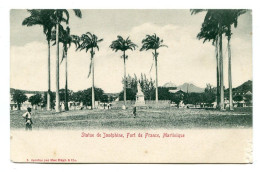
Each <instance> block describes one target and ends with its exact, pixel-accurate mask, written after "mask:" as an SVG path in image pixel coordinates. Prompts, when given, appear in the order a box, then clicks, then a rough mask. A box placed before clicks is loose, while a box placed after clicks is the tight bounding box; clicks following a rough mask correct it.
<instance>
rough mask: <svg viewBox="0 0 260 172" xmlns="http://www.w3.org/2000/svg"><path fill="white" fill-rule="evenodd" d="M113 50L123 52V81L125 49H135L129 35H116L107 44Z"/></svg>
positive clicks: (126, 56) (126, 57)
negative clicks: (124, 36)
mask: <svg viewBox="0 0 260 172" xmlns="http://www.w3.org/2000/svg"><path fill="white" fill-rule="evenodd" d="M109 47H110V48H111V49H112V50H113V51H115V52H117V51H118V50H120V51H122V52H123V55H122V56H121V58H123V60H124V81H126V60H127V59H128V55H126V51H127V50H132V51H133V50H135V48H136V47H137V45H136V44H134V43H133V42H132V41H131V40H130V39H129V37H127V38H126V39H124V38H123V37H122V36H117V40H114V41H113V42H112V43H111V45H110V46H109ZM126 94H127V93H126V82H125V83H124V106H126Z"/></svg>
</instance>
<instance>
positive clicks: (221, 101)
mask: <svg viewBox="0 0 260 172" xmlns="http://www.w3.org/2000/svg"><path fill="white" fill-rule="evenodd" d="M220 28H221V27H220ZM219 64H220V66H219V70H220V76H219V77H220V110H225V102H224V76H223V54H222V32H220V33H219Z"/></svg>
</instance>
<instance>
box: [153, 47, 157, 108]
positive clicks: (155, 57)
mask: <svg viewBox="0 0 260 172" xmlns="http://www.w3.org/2000/svg"><path fill="white" fill-rule="evenodd" d="M156 53H157V52H156V50H154V61H155V102H156V103H158V69H157V54H156Z"/></svg>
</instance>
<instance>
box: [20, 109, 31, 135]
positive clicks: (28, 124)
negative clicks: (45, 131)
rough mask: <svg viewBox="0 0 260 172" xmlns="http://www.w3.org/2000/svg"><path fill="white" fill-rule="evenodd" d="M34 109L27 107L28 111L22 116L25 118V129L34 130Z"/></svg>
mask: <svg viewBox="0 0 260 172" xmlns="http://www.w3.org/2000/svg"><path fill="white" fill-rule="evenodd" d="M31 111H32V109H31V108H30V107H28V108H27V112H25V113H24V114H23V115H22V116H23V118H24V119H25V130H32V124H33V122H32V115H31Z"/></svg>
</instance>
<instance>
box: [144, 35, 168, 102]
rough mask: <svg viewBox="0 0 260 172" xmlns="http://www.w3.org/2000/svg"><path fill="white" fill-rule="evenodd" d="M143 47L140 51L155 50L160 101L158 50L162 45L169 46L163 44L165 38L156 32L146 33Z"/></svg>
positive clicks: (156, 91)
mask: <svg viewBox="0 0 260 172" xmlns="http://www.w3.org/2000/svg"><path fill="white" fill-rule="evenodd" d="M142 44H143V45H142V48H141V49H140V51H143V50H146V51H147V50H150V49H151V50H154V52H153V58H154V61H155V76H156V78H155V87H156V88H155V96H156V98H155V100H156V102H157V103H158V69H157V58H158V55H159V53H158V52H157V50H158V49H159V48H161V47H168V46H167V45H164V44H163V40H162V39H160V38H159V37H158V36H156V34H153V35H146V37H145V39H143V40H142Z"/></svg>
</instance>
